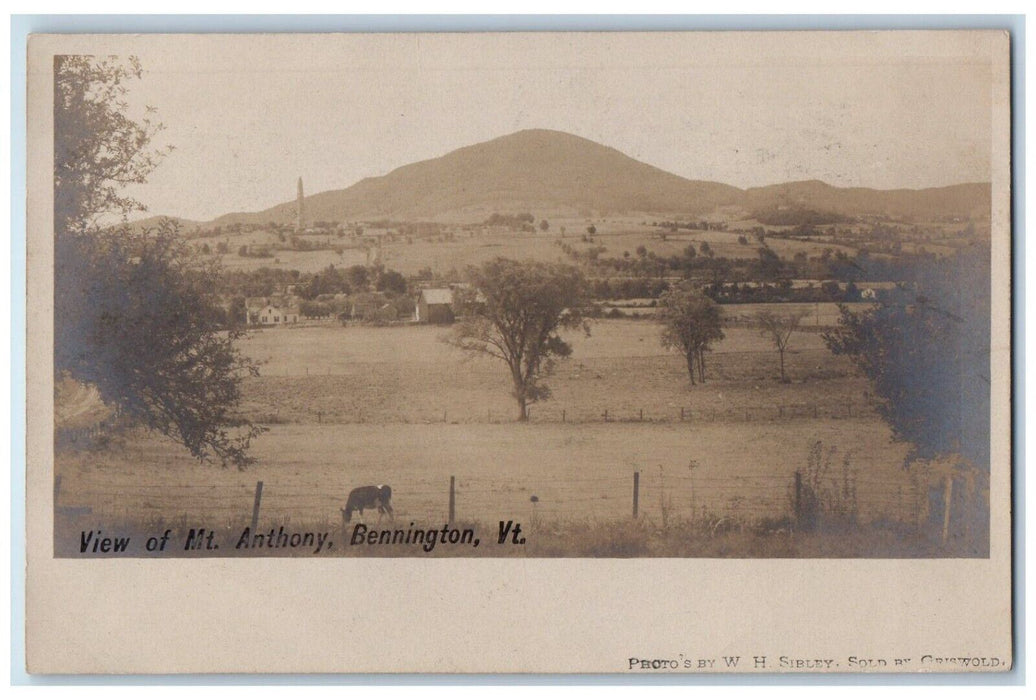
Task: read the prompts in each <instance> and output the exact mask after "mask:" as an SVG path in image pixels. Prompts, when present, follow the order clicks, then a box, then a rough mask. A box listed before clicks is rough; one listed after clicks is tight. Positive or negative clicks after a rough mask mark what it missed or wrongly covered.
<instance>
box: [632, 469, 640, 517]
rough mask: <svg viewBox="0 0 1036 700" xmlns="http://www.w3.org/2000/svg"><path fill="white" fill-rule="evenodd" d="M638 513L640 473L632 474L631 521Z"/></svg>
mask: <svg viewBox="0 0 1036 700" xmlns="http://www.w3.org/2000/svg"><path fill="white" fill-rule="evenodd" d="M639 512H640V472H633V519H634V520H636V519H637V515H638V514H639Z"/></svg>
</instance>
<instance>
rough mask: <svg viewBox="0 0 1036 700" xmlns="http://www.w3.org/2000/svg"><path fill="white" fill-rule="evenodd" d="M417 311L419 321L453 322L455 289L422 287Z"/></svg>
mask: <svg viewBox="0 0 1036 700" xmlns="http://www.w3.org/2000/svg"><path fill="white" fill-rule="evenodd" d="M415 313H416V315H417V319H416V320H417V321H418V322H419V323H453V319H454V316H453V290H452V289H422V290H421V296H420V297H419V298H418V300H417V309H416V310H415Z"/></svg>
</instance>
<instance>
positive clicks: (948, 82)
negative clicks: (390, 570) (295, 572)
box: [28, 31, 1011, 671]
mask: <svg viewBox="0 0 1036 700" xmlns="http://www.w3.org/2000/svg"><path fill="white" fill-rule="evenodd" d="M1008 51H1009V41H1008V37H1007V35H1006V34H1003V33H998V32H976V31H972V32H870V33H862V32H861V33H856V32H848V33H846V32H837V33H836V32H797V33H781V32H741V33H731V32H718V33H715V32H714V33H687V32H659V33H624V32H617V33H607V34H597V33H539V34H537V33H511V34H480V33H471V34H452V35H447V34H342V35H333V34H331V35H321V36H313V37H305V38H304V37H301V36H297V35H296V36H292V35H210V36H206V37H202V36H187V35H182V36H171V35H170V36H161V37H159V36H152V37H146V36H136V37H131V36H125V37H112V36H109V37H90V36H80V37H76V38H75V39H74V40H73V39H72V37H61V36H37V37H33V38H32V39H31V40H30V58H29V73H30V75H29V85H30V105H36V111H35V114H37V115H41V116H40V119H41V120H42V121H39V123H38V124H35V125H33V118H32V116H30V139H33V138H35V139H36V140H35V141H32V142H31V143H33V144H36V149H35V151H34V155H31V159H32V162H34V163H38V164H39V167H38V168H37V171H36V175H37V176H36V177H31V178H30V200H31V206H32V207H33V208H32V211H33V212H37V211H38V212H39V213H38V215H37V216H36V217H35V218H33V217H32V216H30V226H29V232H28V239H29V258H30V260H29V262H30V279H31V280H35V281H34V282H31V283H30V291H29V304H30V316H32V317H33V319H31V320H30V351H29V359H30V364H31V365H32V367H30V385H34V384H38V389H36V390H31V391H30V393H33V392H35V393H34V395H35V396H37V397H38V400H37V401H36V403H35V404H34V403H33V402H32V401H30V414H29V427H30V432H31V433H32V435H37V436H39V439H38V440H37V441H36V443H35V445H36V447H37V448H38V450H37V451H32V444H30V457H29V461H28V472H29V473H30V474H29V482H30V483H29V497H30V503H29V510H30V511H31V512H32V513H34V514H36V513H39V517H38V518H37V519H36V522H37V523H42V525H40V526H39V527H37V528H36V529H35V530H34V531H33V532H34V534H35V535H37V536H39V537H41V538H42V539H43V540H44V541H45V542H46V544H45V545H44V546H42V548H41V549H40V550H39V551H40V556H42V557H44V558H46V559H48V560H51V561H53V562H55V563H56V562H57V561H60V560H105V561H110V560H112V559H125V560H144V559H164V560H169V559H206V560H228V559H244V558H252V559H254V558H267V559H284V558H295V559H302V558H307V559H336V558H368V559H369V558H379V559H387V560H398V559H408V560H429V559H443V558H445V559H471V558H478V559H494V560H500V559H504V560H513V559H522V560H530V559H548V560H549V559H554V560H558V559H563V560H573V559H574V560H625V559H638V560H673V559H675V560H685V561H686V562H687V564H688V565H694V562H695V561H699V562H703V563H704V562H710V563H714V562H715V560H750V561H753V562H754V561H763V560H772V561H774V562H775V563H777V562H779V561H785V560H793V561H792V565H794V566H803V567H805V566H811V564H810V562H811V561H817V562H819V561H820V560H831V561H832V562H834V561H835V560H837V561H838V562H839V563H840V564H839V565H841V564H842V563H845V562H849V563H846V564H845V565H846V566H849V565H850V564H851V562H852V561H860V562H865V561H871V560H899V561H903V562H904V564H909V565H911V566H913V564H911V563H910V562H912V561H916V562H919V563H920V562H932V563H936V562H938V563H939V564H940V565H944V564H947V563H952V562H958V561H959V562H965V561H968V560H972V561H974V562H975V564H974V566H977V567H986V568H983V569H982V570H983V571H986V574H984V575H988V576H989V577H991V578H990V579H989V580H992V581H994V582H995V583H996V584H997V586H998V587H997V588H996V592H994V591H993V589H989V590H990V593H989V596H990V597H989V603H990V604H991V605H993V606H994V608H996V609H997V610H1002V608H1001V607H1000V606H1001V605H1002V604H1003V601H1005V600H1006V601H1007V604H1008V606H1009V595H1010V582H1009V575H1010V569H1009V564H1005V562H1009V557H1010V510H1009V509H1010V490H1009V483H1010V481H1009V480H1010V470H1011V463H1010V460H1011V452H1010V439H1011V438H1010V418H1009V417H1010V410H1011V406H1010V374H1009V372H1010V362H1011V356H1010V342H1011V337H1010V316H1009V309H1010V304H1011V289H1010V281H1009V265H1010V263H1009V255H1010V253H1009V251H1010V245H1011V227H1010V176H1009V173H1010V170H1009V167H1010V166H1009V163H1010V142H1009V129H1008V126H1007V125H1008V124H1009V118H1010V105H1009V102H1008V94H1009V93H1008V89H1009V81H1010V73H1009V63H1008ZM33 133H36V134H37V135H36V136H35V137H34V136H33ZM48 164H50V165H52V167H50V165H48ZM34 182H35V183H38V184H39V187H34V185H33V183H34ZM47 182H49V183H50V184H49V185H47V184H46V183H47ZM34 295H35V296H34ZM34 323H35V324H36V326H35V329H36V332H34V331H33V324H34ZM30 443H32V441H31V440H30ZM34 484H35V485H36V486H35V487H34V486H33V485H34ZM51 492H52V494H53V495H52V500H51V499H50V493H51ZM34 498H35V499H36V500H34ZM30 530H32V527H30ZM30 534H32V533H30ZM34 551H35V550H34ZM202 563H203V562H182V563H180V565H179V566H178V570H179V569H180V568H181V567H190V566H200V565H202ZM288 564H289V562H284V564H283V565H288ZM100 565H101V564H100V563H99V564H98V566H100ZM389 565H391V564H389ZM413 565H415V566H422V564H420V563H418V562H413ZM710 565H711V564H710ZM782 565H783V564H782ZM918 565H920V564H918ZM277 566H279V567H280V566H282V565H281V564H277ZM349 566H354V565H353V564H349ZM30 567H31V564H30ZM279 570H280V571H283V569H279ZM969 570H970V569H969ZM184 571H185V572H186V569H185V570H184ZM587 580H589V579H587ZM910 580H911V581H914V580H915V579H910ZM916 580H917V581H920V580H921V579H916ZM903 585H908V584H906V583H904V584H903ZM1005 592H1006V593H1005ZM1004 594H1006V598H1005V597H1004ZM30 597H31V593H30ZM1006 614H1007V615H1008V617H1007V620H1006V622H1007V627H1006V630H1007V635H1006V636H1004V635H1000V636H999V637H997V638H996V642H997V645H999V646H996V645H993V646H990V647H989V648H990V649H994V648H995V649H999V650H1000V651H999V652H997V653H995V654H994V653H990V654H987V655H985V656H983V655H981V654H979V656H978V657H976V658H981V661H980V662H979V663H976V664H973V666H974V667H969V668H961V667H958V666H959V664H958V663H957V659H956V657H954V659H955V661H953V662H950V661H945V662H944V661H942V660H941V659H943V657H942V656H939V655H938V654H935V655H929V657H930V658H929V661H928V662H927V663H928V665H927V666H922V667H921V668H922V670H954V671H959V670H979V671H997V670H1006V669H1008V668H1009V667H1010V663H1011V661H1010V636H1009V630H1010V618H1009V615H1010V609H1009V607H1008V609H1007V611H1006ZM997 619H998V620H1000V622H1003V619H1002V616H1000V617H998V618H997ZM997 624H999V623H997ZM998 629H1000V630H1001V631H1002V630H1003V629H1004V628H1003V627H1002V626H1000V627H998ZM1004 645H1006V647H1005V646H1004ZM1004 649H1006V652H1004ZM969 653H970V652H969ZM680 657H681V658H679V659H678V661H677V662H674V663H678V664H679V666H678V667H677V668H674V669H672V670H680V671H688V670H694V669H693V668H692V667H691V666H685V665H684V662H685V661H686V659H683V658H682V657H683V654H681V655H680ZM645 658H647V657H643V658H642V657H641V656H640V655H639V653H638V654H633V653H632V652H631V653H630V654H626V655H625V656H624V657H623V659H621V660H620V661H621V663H620V664H619V666H620V668H619V669H617V670H624V671H625V670H634V669H635V668H636V667H637V664H641V663H642V662H643V661H644V659H645ZM652 658H653V657H652ZM749 658H750V657H748V656H745V657H744V658H743V659H742V661H743V662H744V665H745V666H746V667H747V666H748V665H749V663H748V659H749ZM763 658H764V660H765V658H766V657H763ZM825 658H826V657H825ZM852 658H853V659H856V661H857V662H860V661H862V659H858V658H857V657H852ZM935 658H938V659H940V661H938V662H936V661H933V660H932V659H935ZM627 659H628V662H629V668H626V667H625V666H624V664H626V663H627ZM780 659H781V661H780V662H779V663H778V657H776V656H773V657H771V660H770V662H769V663H768V664H767V662H765V661H764V667H763V669H762V670H768V671H782V670H790V671H803V670H808V671H818V670H841V671H859V670H879V671H891V670H894V669H892V668H889V667H888V666H890V665H892V664H893V661H892V660H891V659H884V658H883V659H870V661H871V662H873V664H874V665H873V666H870V667H868V664H867V663H863V664H862V665H860V664H859V663H857V664H856V665H855V667H854V665H853V664H852V663H850V662H849V661H848V660H847V659H842V660H841V661H838V660H836V658H835V657H834V656H832V657H831V658H830V659H827V660H826V661H824V660H823V659H812V658H810V659H806V660H803V659H802V658H798V657H787V659H788V661H787V665H786V664H785V661H784V660H785V659H786V657H784V656H781V657H780ZM879 660H880V661H882V662H883V663H882V664H880V665H878V664H877V661H879ZM805 661H808V662H809V665H802V664H804V663H805ZM800 662H802V663H800ZM648 663H649V666H648V668H649V669H650V668H652V667H651V666H650V663H651V660H650V659H649V660H648ZM667 663H668V661H667ZM695 663H696V662H695ZM736 663H737V662H735V667H734V668H733V669H728V670H760V669H759V668H758V661H756V668H754V669H749V668H743V669H742V668H737V667H736ZM825 663H826V666H825V665H824V664H825ZM919 663H922V664H923V663H924V662H921V660H920V656H919V655H918V656H912V660H911V659H910V658H908V659H906V662H905V663H903V664H897V665H902V666H903V668H902V669H895V670H918V668H919V667H918V664H919ZM796 664H798V665H796ZM832 664H834V665H832ZM839 664H840V665H839ZM940 664H942V665H940ZM946 664H950V665H952V668H951V667H949V666H946ZM461 665H462V666H463V664H461ZM727 665H728V666H729V665H730V662H729V661H728V662H727ZM968 665H971V664H970V657H969V664H966V666H968ZM590 666H591V667H595V668H596V666H594V664H590ZM531 667H532V668H544V666H543V665H542V664H539V665H538V664H535V663H533V664H531ZM547 667H548V668H549V667H550V665H549V664H547ZM493 668H497V667H495V666H494V667H493ZM298 670H302V669H298ZM306 670H309V669H306ZM699 670H700V669H699Z"/></svg>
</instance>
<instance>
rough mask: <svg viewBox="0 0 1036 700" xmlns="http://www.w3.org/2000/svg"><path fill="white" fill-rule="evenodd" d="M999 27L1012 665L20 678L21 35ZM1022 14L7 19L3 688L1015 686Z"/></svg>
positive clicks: (1019, 561) (1020, 537)
mask: <svg viewBox="0 0 1036 700" xmlns="http://www.w3.org/2000/svg"><path fill="white" fill-rule="evenodd" d="M692 29H698V30H730V29H741V30H746V29H748V30H759V29H768V30H777V29H834V30H838V29H845V30H848V29H1004V30H1007V31H1010V32H1011V35H1012V42H1011V60H1012V88H1013V97H1012V99H1013V104H1012V107H1013V111H1012V135H1013V141H1014V143H1013V153H1014V157H1013V158H1012V175H1013V188H1012V198H1013V230H1014V241H1013V242H1014V253H1013V254H1014V262H1013V267H1014V270H1013V273H1014V274H1013V279H1014V284H1015V291H1014V298H1013V309H1012V312H1013V320H1014V328H1013V333H1014V335H1013V341H1014V343H1013V357H1014V368H1013V369H1014V377H1013V381H1014V384H1013V386H1014V387H1015V398H1014V401H1015V403H1014V425H1015V431H1014V463H1015V465H1016V467H1017V468H1016V469H1015V472H1014V484H1013V494H1014V509H1013V512H1014V538H1015V539H1014V559H1015V568H1014V574H1015V589H1014V599H1015V605H1014V617H1015V650H1014V652H1015V665H1014V669H1013V670H1012V671H1011V672H1010V673H1006V674H988V675H987V674H959V675H956V674H913V675H905V674H904V675H895V674H874V675H855V676H850V675H834V676H831V675H828V676H821V675H817V676H805V675H777V674H765V675H743V676H732V675H731V676H723V675H720V676H716V675H708V676H706V675H702V676H693V675H691V676H683V675H669V674H665V675H655V676H645V675H625V674H623V675H619V674H607V675H592V676H587V675H581V676H557V675H471V676H442V675H425V674H416V675H387V674H362V675H357V674H349V675H344V674H343V675H311V676H294V675H190V676H159V675H155V676H29V675H27V674H26V673H25V162H26V161H25V77H26V73H25V56H26V53H25V52H26V45H27V38H28V35H29V34H30V33H43V32H52V33H174V32H178V33H187V32H204V33H214V32H223V33H227V32H234V33H243V32H359V31H367V32H390V31H394V32H399V31H408V32H409V31H413V32H417V31H422V32H427V31H619V30H625V31H631V30H637V31H665V30H669V31H673V30H692ZM1024 56H1025V18H1024V16H1021V15H1002V16H993V15H939V16H928V15H839V16H835V15H821V16H817V15H757V16H738V15H714V16H687V15H675V16H667V15H654V16H594V15H578V16H576V15H554V16H544V15H531V16H524V15H516V16H510V15H500V16H481V15H453V16H444V15H436V16H431V15H407V16H387V15H372V16H336V15H305V16H300V15H264V16H258V15H252V16H241V15H179V16H178V15H74V16H73V15H50V16H44V15H15V16H12V17H11V530H10V532H11V683H12V685H112V684H118V685H238V684H241V685H243V684H248V685H254V684H263V685H298V684H311V685H312V684H350V685H387V684H391V685H427V684H438V685H446V684H450V685H484V684H489V685H514V684H527V685H548V684H571V685H577V684H578V685H618V684H624V685H674V684H681V685H716V684H738V685H904V684H917V685H945V684H953V685H1020V684H1024V682H1025V639H1024V632H1025V629H1024V620H1025V600H1024V590H1025V561H1024V549H1025V531H1024V523H1025V508H1024V505H1025V504H1024V499H1023V498H1022V495H1023V494H1024V493H1025V474H1024V470H1023V469H1022V465H1024V464H1025V435H1024V427H1023V426H1024V423H1023V418H1024V408H1025V397H1024V395H1022V394H1021V392H1020V391H1019V389H1020V388H1022V387H1024V366H1023V360H1022V358H1024V357H1025V347H1024V333H1025V327H1024V316H1023V314H1024V312H1025V304H1024V302H1025V276H1024V269H1023V265H1024V263H1023V261H1024V254H1025V250H1024V221H1025V198H1024V191H1025V162H1024V154H1025V131H1024V124H1025V88H1024V85H1025V64H1024Z"/></svg>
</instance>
